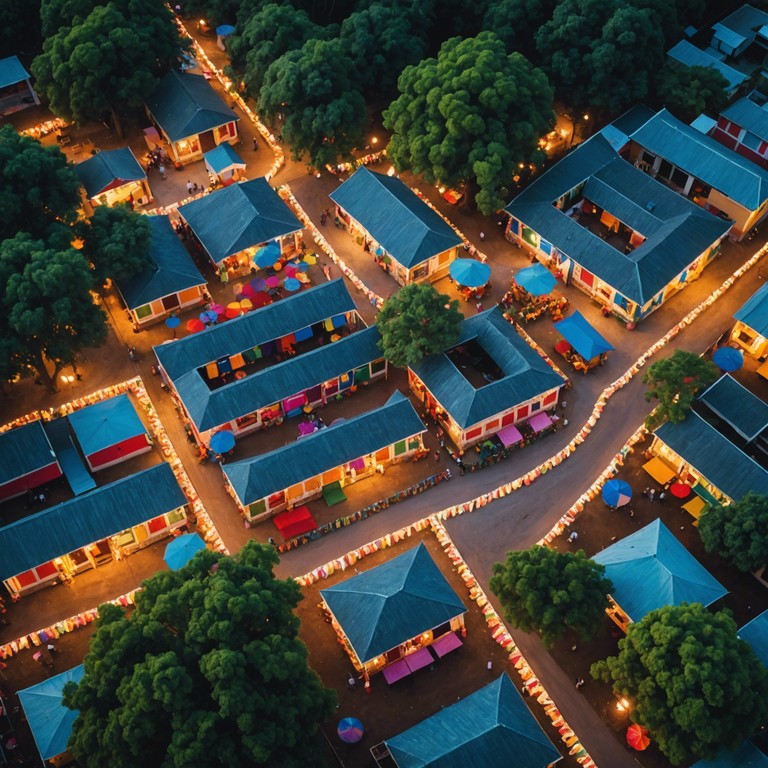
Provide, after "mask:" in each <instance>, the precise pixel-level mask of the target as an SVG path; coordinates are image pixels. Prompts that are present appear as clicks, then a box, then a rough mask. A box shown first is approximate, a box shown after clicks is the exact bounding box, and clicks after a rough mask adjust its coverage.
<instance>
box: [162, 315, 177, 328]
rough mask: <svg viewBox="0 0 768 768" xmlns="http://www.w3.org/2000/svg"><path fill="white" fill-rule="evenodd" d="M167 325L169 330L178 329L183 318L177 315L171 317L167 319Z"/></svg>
mask: <svg viewBox="0 0 768 768" xmlns="http://www.w3.org/2000/svg"><path fill="white" fill-rule="evenodd" d="M165 324H166V325H167V326H168V327H169V328H178V327H179V326H180V325H181V318H179V317H176V315H169V316H168V317H166V318H165Z"/></svg>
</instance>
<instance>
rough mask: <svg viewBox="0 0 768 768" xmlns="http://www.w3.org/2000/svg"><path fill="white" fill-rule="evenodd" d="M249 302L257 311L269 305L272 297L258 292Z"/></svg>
mask: <svg viewBox="0 0 768 768" xmlns="http://www.w3.org/2000/svg"><path fill="white" fill-rule="evenodd" d="M251 302H252V304H253V306H254V307H256V309H259V308H260V307H266V306H267V304H271V303H272V297H271V296H270V295H269V294H268V293H265V292H264V291H259V292H258V293H254V294H253V296H251Z"/></svg>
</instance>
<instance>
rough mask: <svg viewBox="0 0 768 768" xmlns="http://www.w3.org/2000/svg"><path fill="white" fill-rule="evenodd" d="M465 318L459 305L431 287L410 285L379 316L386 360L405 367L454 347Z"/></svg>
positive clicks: (377, 321) (386, 305)
mask: <svg viewBox="0 0 768 768" xmlns="http://www.w3.org/2000/svg"><path fill="white" fill-rule="evenodd" d="M462 320H463V316H462V314H461V312H459V302H458V301H457V300H456V299H453V300H452V299H451V298H450V297H448V296H446V295H445V294H444V293H438V292H437V291H436V290H435V289H434V288H433V287H432V286H431V285H427V284H425V283H410V284H409V285H406V286H405V287H404V288H401V289H400V290H399V291H398V292H397V293H395V294H393V295H392V296H390V297H389V298H388V299H387V300H386V302H385V303H384V306H383V307H382V308H381V311H380V312H379V314H378V316H377V317H376V326H377V328H378V329H379V333H380V334H381V341H380V342H379V347H380V348H381V350H382V352H384V357H385V358H386V359H387V360H388V361H389V362H390V363H392V365H397V366H401V367H405V366H407V365H414V364H416V363H418V362H419V360H421V359H422V357H424V355H432V354H435V353H437V352H442V351H443V350H445V349H448V348H450V347H452V346H453V345H454V344H455V343H456V339H458V338H459V331H460V329H461V321H462Z"/></svg>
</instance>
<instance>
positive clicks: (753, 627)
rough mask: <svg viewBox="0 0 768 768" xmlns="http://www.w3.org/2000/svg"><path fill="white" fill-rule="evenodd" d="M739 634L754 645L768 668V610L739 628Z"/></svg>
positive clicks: (757, 653) (756, 652) (753, 647)
mask: <svg viewBox="0 0 768 768" xmlns="http://www.w3.org/2000/svg"><path fill="white" fill-rule="evenodd" d="M738 635H739V637H740V638H741V639H742V640H746V641H747V642H748V643H749V644H750V645H751V646H752V650H753V651H754V652H755V655H756V656H757V658H758V659H760V661H761V662H762V663H763V666H764V667H765V668H766V669H768V611H763V612H762V613H761V614H760V615H759V616H755V618H754V619H752V621H749V622H747V623H746V624H745V625H744V626H743V627H742V628H741V629H740V630H739V632H738Z"/></svg>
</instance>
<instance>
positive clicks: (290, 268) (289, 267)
mask: <svg viewBox="0 0 768 768" xmlns="http://www.w3.org/2000/svg"><path fill="white" fill-rule="evenodd" d="M283 274H284V275H285V276H286V277H296V267H295V266H294V265H293V264H286V265H285V269H283Z"/></svg>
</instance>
